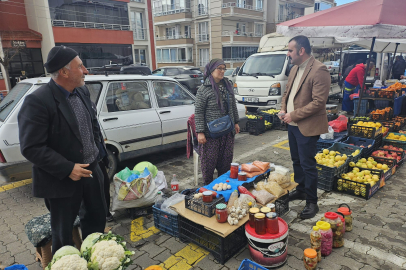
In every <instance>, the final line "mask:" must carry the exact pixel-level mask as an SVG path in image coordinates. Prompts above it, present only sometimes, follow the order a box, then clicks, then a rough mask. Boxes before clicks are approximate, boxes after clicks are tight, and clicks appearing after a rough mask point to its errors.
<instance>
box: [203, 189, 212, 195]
mask: <svg viewBox="0 0 406 270" xmlns="http://www.w3.org/2000/svg"><path fill="white" fill-rule="evenodd" d="M212 195H213V192H211V191H209V190H208V191H203V196H212Z"/></svg>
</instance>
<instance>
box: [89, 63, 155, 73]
mask: <svg viewBox="0 0 406 270" xmlns="http://www.w3.org/2000/svg"><path fill="white" fill-rule="evenodd" d="M88 70H89V74H90V75H106V74H108V75H113V74H136V75H151V74H152V72H151V69H150V68H149V67H148V66H146V65H141V64H135V65H128V66H122V65H117V64H112V65H106V66H103V67H93V68H89V69H88Z"/></svg>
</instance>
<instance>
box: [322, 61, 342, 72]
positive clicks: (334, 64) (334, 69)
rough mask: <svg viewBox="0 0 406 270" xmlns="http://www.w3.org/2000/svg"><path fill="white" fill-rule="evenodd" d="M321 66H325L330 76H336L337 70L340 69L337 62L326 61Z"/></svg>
mask: <svg viewBox="0 0 406 270" xmlns="http://www.w3.org/2000/svg"><path fill="white" fill-rule="evenodd" d="M323 64H325V65H326V67H327V69H328V70H329V71H330V74H338V69H339V68H340V65H339V62H337V61H327V62H324V63H323Z"/></svg>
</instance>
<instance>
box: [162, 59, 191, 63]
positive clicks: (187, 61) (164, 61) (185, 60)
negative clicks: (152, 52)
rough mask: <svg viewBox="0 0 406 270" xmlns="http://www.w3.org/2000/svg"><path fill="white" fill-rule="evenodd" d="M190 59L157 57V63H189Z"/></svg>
mask: <svg viewBox="0 0 406 270" xmlns="http://www.w3.org/2000/svg"><path fill="white" fill-rule="evenodd" d="M191 62H193V60H192V59H176V60H163V59H158V63H191Z"/></svg>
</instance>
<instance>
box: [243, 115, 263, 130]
mask: <svg viewBox="0 0 406 270" xmlns="http://www.w3.org/2000/svg"><path fill="white" fill-rule="evenodd" d="M247 131H248V132H249V133H250V134H251V135H259V134H262V133H264V132H265V118H264V117H263V116H262V115H259V116H257V119H248V122H247Z"/></svg>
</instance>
